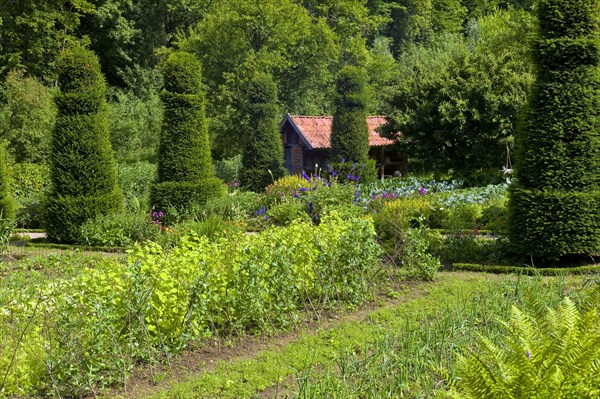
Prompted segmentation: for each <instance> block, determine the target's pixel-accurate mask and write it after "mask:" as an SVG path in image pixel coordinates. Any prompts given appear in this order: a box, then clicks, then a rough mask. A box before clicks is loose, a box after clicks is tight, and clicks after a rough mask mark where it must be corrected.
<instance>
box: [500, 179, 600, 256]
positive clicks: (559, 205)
mask: <svg viewBox="0 0 600 399" xmlns="http://www.w3.org/2000/svg"><path fill="white" fill-rule="evenodd" d="M511 194H512V196H511V213H510V216H511V225H512V229H513V231H512V233H513V235H512V237H511V238H512V240H511V243H512V245H513V246H514V249H515V250H516V251H517V252H518V253H521V254H523V253H529V254H531V255H533V256H536V257H541V258H546V259H558V258H560V257H562V256H564V255H570V254H581V255H584V254H588V253H590V250H591V249H596V250H600V212H598V209H600V191H591V192H575V191H557V190H554V191H549V190H547V191H541V190H526V189H521V188H513V189H512V190H511Z"/></svg>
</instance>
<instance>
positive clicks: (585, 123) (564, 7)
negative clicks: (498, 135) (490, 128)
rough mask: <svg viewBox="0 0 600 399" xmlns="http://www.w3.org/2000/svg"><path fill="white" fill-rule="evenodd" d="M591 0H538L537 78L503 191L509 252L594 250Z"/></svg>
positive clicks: (597, 79) (597, 57)
mask: <svg viewBox="0 0 600 399" xmlns="http://www.w3.org/2000/svg"><path fill="white" fill-rule="evenodd" d="M597 16H598V3H597V2H596V1H595V0H542V1H540V3H539V6H538V17H539V23H540V38H539V40H538V41H537V43H536V46H535V51H534V59H535V63H536V64H537V77H536V84H535V86H534V90H533V93H532V94H531V100H530V104H529V109H528V112H527V113H526V115H525V119H524V121H523V124H522V128H521V129H520V131H519V134H518V142H517V143H518V147H517V149H518V153H517V165H516V177H517V180H516V184H515V185H514V186H513V187H512V189H511V192H510V216H509V217H510V225H509V227H510V229H509V234H510V239H511V243H512V244H513V245H514V249H515V251H517V252H518V253H519V254H522V255H526V256H533V257H535V258H539V259H540V260H542V261H552V260H556V259H559V258H561V257H565V256H582V255H589V254H592V253H596V252H598V251H599V250H600V213H599V212H598V209H599V206H600V181H599V180H598V171H599V170H600V137H599V136H598V131H599V130H600V118H599V112H600V111H599V110H600V76H599V75H598V73H597V71H598V63H599V61H600V48H599V46H600V42H599V41H598V32H599V30H598V26H599V25H598V18H597Z"/></svg>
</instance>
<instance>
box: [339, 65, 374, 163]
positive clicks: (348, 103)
mask: <svg viewBox="0 0 600 399" xmlns="http://www.w3.org/2000/svg"><path fill="white" fill-rule="evenodd" d="M366 81H367V79H366V75H365V73H364V71H362V70H361V69H360V68H358V67H355V66H351V65H347V66H345V67H344V68H342V70H341V71H340V72H339V74H338V80H337V84H336V88H337V98H336V101H335V113H334V115H333V122H332V126H331V160H332V162H333V163H341V162H342V160H345V161H346V162H349V163H350V165H352V164H354V163H355V162H356V163H358V164H359V165H361V164H363V163H366V162H367V161H368V159H369V127H368V125H367V92H366ZM336 166H337V165H336ZM343 172H345V171H341V172H340V173H343ZM373 172H375V168H373Z"/></svg>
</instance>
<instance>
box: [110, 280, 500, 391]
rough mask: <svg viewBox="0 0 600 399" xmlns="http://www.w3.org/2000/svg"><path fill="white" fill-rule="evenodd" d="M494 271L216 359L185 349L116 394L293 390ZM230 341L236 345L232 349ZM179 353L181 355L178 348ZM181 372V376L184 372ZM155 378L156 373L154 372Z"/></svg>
mask: <svg viewBox="0 0 600 399" xmlns="http://www.w3.org/2000/svg"><path fill="white" fill-rule="evenodd" d="M499 279H500V278H499V277H497V276H494V275H487V274H474V273H464V272H462V273H441V274H440V275H439V278H438V280H437V281H436V282H435V283H429V284H419V285H417V286H414V287H412V288H411V289H410V290H408V291H407V292H405V293H403V294H402V295H401V296H400V297H399V298H396V299H394V300H389V301H385V303H380V304H379V306H378V307H377V308H375V309H373V308H370V309H363V310H358V311H356V312H350V313H346V314H343V315H341V316H340V317H339V319H338V320H329V321H327V322H325V323H322V324H321V325H320V326H318V327H317V328H316V329H313V330H310V329H309V330H305V331H303V332H297V333H294V334H287V335H282V336H280V337H274V338H271V339H266V340H265V339H263V341H262V342H261V341H256V342H259V344H258V345H248V346H245V347H241V348H240V347H237V346H234V347H233V348H229V349H226V350H225V351H224V354H223V356H221V357H222V359H220V360H219V356H217V357H216V358H215V357H214V356H208V357H207V358H206V359H204V360H203V359H202V353H201V352H200V353H196V354H188V355H187V356H188V357H189V356H191V359H193V360H190V361H188V362H187V364H188V367H189V369H191V371H189V372H187V373H186V372H185V370H183V369H185V368H186V367H183V368H182V367H180V368H179V370H175V374H176V377H175V378H165V379H164V380H163V381H161V382H160V383H158V384H156V385H154V386H153V385H152V384H151V383H148V382H147V381H146V382H143V381H142V380H140V379H137V381H136V379H133V381H132V382H130V384H129V386H128V388H127V392H122V393H120V394H111V395H108V397H116V398H128V399H134V398H135V399H137V398H154V399H161V398H165V399H166V398H169V399H172V398H177V399H184V398H190V399H191V398H223V399H225V398H240V399H241V398H261V397H269V398H273V397H276V396H277V397H288V395H289V396H291V397H293V396H295V395H297V394H298V392H299V391H301V390H303V389H304V387H303V385H304V382H305V381H306V377H307V376H308V375H314V373H315V371H316V373H317V374H320V373H325V372H331V371H332V370H334V369H335V368H336V364H337V363H339V361H340V359H343V358H344V357H345V356H346V355H347V354H348V353H367V352H369V351H370V350H371V349H369V348H372V347H373V345H375V344H376V342H377V341H378V340H379V339H380V338H381V337H382V336H384V335H387V334H390V333H397V332H398V331H401V330H402V329H403V328H405V326H406V325H408V324H412V323H414V324H419V323H423V322H424V321H426V320H427V319H428V318H431V317H433V316H435V315H437V314H439V313H440V311H443V310H444V308H445V307H447V306H448V304H450V303H459V304H460V303H468V302H469V301H470V300H471V298H473V297H474V296H475V295H480V294H482V293H484V292H486V290H489V288H490V287H491V286H492V285H493V284H494V283H495V282H497V281H498V280H499ZM236 348H237V349H236ZM184 356H186V355H184ZM186 374H187V375H186ZM155 380H156V377H155Z"/></svg>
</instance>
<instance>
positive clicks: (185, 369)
mask: <svg viewBox="0 0 600 399" xmlns="http://www.w3.org/2000/svg"><path fill="white" fill-rule="evenodd" d="M452 276H453V277H452V278H461V279H462V278H464V279H475V278H477V279H482V278H483V277H481V274H479V275H476V274H474V273H452ZM486 278H488V279H497V278H498V277H497V276H486ZM433 284H436V283H429V284H424V283H421V284H414V283H411V284H408V283H402V284H398V286H397V287H394V290H395V291H394V292H396V293H398V295H393V296H398V297H397V298H390V297H389V296H387V295H384V294H383V293H380V294H378V295H377V296H376V298H375V300H374V301H372V302H370V303H368V304H366V305H364V306H362V307H360V308H359V309H357V310H355V311H350V312H336V313H329V314H322V315H319V317H318V320H316V319H315V320H312V321H310V322H305V323H303V324H302V325H300V326H298V328H297V329H296V330H295V331H293V332H289V333H282V334H278V335H275V336H270V337H265V336H262V337H241V338H233V339H225V340H223V339H220V340H215V341H210V342H207V343H206V345H205V346H204V347H202V348H200V349H197V350H194V351H186V352H184V353H183V354H182V355H180V356H178V357H176V358H174V359H172V360H171V362H170V368H167V367H156V366H155V367H143V368H139V369H137V370H135V371H134V373H133V375H132V376H131V378H130V379H129V380H128V382H127V384H126V386H125V388H124V389H123V390H120V391H114V392H109V393H107V394H106V395H103V397H109V398H123V399H138V398H147V397H149V396H151V395H153V394H155V393H158V392H165V391H166V390H168V389H169V388H170V387H172V386H173V385H174V384H176V383H178V382H180V381H182V380H186V379H200V378H202V377H203V376H205V375H207V374H210V373H211V372H213V371H214V370H215V369H216V368H217V366H219V365H222V364H223V362H227V363H231V364H233V363H238V362H244V361H249V360H251V359H256V358H257V357H258V356H259V355H260V354H262V353H265V352H270V351H275V352H280V351H282V350H283V348H286V347H287V346H288V345H290V344H291V343H294V342H295V341H297V340H299V339H301V337H303V336H306V335H315V336H316V335H317V334H318V333H322V332H323V331H327V330H330V329H334V328H336V327H338V326H341V325H344V324H346V323H352V322H369V317H370V315H371V314H372V313H373V312H375V311H379V310H384V309H387V308H393V307H398V305H401V304H403V303H406V302H409V301H412V300H415V299H417V298H420V297H423V296H425V295H427V293H428V290H429V289H430V288H431V287H432V286H433ZM276 390H277V388H273V387H271V386H266V387H265V388H264V389H263V390H262V393H261V394H259V395H257V396H256V397H261V398H273V397H274V396H275V395H276V393H277V391H276Z"/></svg>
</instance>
